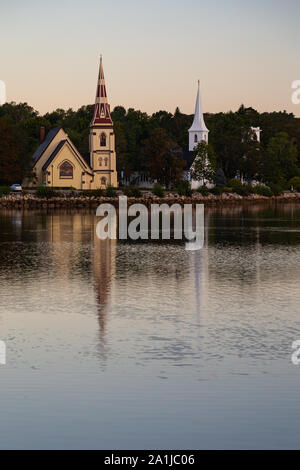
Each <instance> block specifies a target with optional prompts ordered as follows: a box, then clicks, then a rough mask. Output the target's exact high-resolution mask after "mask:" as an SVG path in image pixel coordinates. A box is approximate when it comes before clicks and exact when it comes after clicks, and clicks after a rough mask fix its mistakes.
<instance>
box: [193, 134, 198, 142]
mask: <svg viewBox="0 0 300 470" xmlns="http://www.w3.org/2000/svg"><path fill="white" fill-rule="evenodd" d="M194 141H195V143H197V142H198V136H197V135H195V139H194Z"/></svg>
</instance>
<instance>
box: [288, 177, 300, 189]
mask: <svg viewBox="0 0 300 470" xmlns="http://www.w3.org/2000/svg"><path fill="white" fill-rule="evenodd" d="M288 185H289V188H294V189H295V190H296V191H297V192H300V176H294V178H292V179H291V180H290V181H289V183H288Z"/></svg>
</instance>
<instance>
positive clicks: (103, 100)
mask: <svg viewBox="0 0 300 470" xmlns="http://www.w3.org/2000/svg"><path fill="white" fill-rule="evenodd" d="M102 125H106V126H107V125H113V123H112V120H111V117H110V106H109V104H108V102H107V94H106V86H105V79H104V72H103V65H102V56H101V57H100V68H99V76H98V83H97V91H96V99H95V106H94V116H93V119H92V122H91V126H102Z"/></svg>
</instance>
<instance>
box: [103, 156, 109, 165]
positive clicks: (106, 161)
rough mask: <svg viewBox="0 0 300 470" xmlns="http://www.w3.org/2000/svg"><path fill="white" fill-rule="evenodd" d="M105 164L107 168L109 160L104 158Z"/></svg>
mask: <svg viewBox="0 0 300 470" xmlns="http://www.w3.org/2000/svg"><path fill="white" fill-rule="evenodd" d="M104 163H105V166H108V158H107V157H106V158H104Z"/></svg>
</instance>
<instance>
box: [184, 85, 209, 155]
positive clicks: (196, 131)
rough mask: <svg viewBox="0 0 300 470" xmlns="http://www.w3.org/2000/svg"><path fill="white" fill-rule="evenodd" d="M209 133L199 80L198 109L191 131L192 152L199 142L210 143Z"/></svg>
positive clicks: (190, 147)
mask: <svg viewBox="0 0 300 470" xmlns="http://www.w3.org/2000/svg"><path fill="white" fill-rule="evenodd" d="M208 133H209V130H208V129H207V127H206V125H205V122H204V117H203V111H202V105H201V96H200V80H198V92H197V99H196V107H195V116H194V121H193V124H192V127H191V128H190V129H189V150H190V151H192V150H194V148H195V147H196V146H197V145H198V143H199V142H202V140H204V141H205V142H206V143H208Z"/></svg>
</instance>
